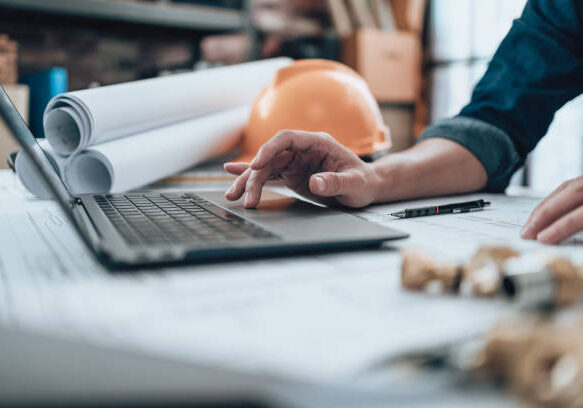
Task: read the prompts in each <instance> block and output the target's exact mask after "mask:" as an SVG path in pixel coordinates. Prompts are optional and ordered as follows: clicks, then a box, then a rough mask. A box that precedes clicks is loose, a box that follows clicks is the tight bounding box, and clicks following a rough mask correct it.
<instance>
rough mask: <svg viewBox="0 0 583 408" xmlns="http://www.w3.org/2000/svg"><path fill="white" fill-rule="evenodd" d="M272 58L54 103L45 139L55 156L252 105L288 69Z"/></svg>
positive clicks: (74, 94) (88, 91)
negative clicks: (284, 68)
mask: <svg viewBox="0 0 583 408" xmlns="http://www.w3.org/2000/svg"><path fill="white" fill-rule="evenodd" d="M291 61H292V60H291V59H289V58H275V59H271V60H265V61H257V62H250V63H246V64H239V65H234V66H230V67H222V68H213V69H209V70H204V71H196V72H192V73H185V74H179V75H172V76H168V77H161V78H154V79H147V80H142V81H135V82H129V83H124V84H118V85H111V86H104V87H100V88H95V89H86V90H82V91H75V92H68V93H65V94H62V95H59V96H56V97H55V98H53V99H52V100H51V101H50V102H49V104H48V105H47V108H46V110H45V115H44V127H45V135H46V137H47V140H48V141H49V143H50V144H51V145H52V146H53V149H54V150H55V152H57V153H58V154H61V155H70V154H73V153H76V152H79V151H80V150H82V149H84V148H85V147H88V146H92V145H95V144H99V143H104V142H106V141H109V140H113V139H116V138H120V137H124V136H128V135H131V134H134V133H139V132H142V131H144V130H148V129H153V128H157V127H161V126H164V125H168V124H171V123H176V122H180V121H184V120H187V119H191V118H194V117H197V116H201V115H205V114H209V113H212V112H217V111H220V110H225V109H230V108H234V107H238V106H242V105H247V104H251V103H252V102H253V100H254V99H255V97H256V96H257V94H258V93H259V92H260V91H261V89H262V88H263V87H264V86H265V85H267V83H268V82H269V81H270V80H271V78H272V77H273V75H274V74H275V72H276V71H277V70H278V69H279V68H282V67H284V66H286V65H289V64H290V63H291Z"/></svg>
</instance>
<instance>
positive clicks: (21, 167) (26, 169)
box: [14, 139, 67, 199]
mask: <svg viewBox="0 0 583 408" xmlns="http://www.w3.org/2000/svg"><path fill="white" fill-rule="evenodd" d="M38 144H39V145H40V147H41V149H43V151H44V153H45V156H46V157H47V159H48V160H49V162H50V163H51V165H52V166H53V168H54V169H55V171H56V172H57V174H58V175H59V177H61V178H62V177H63V170H64V167H65V164H66V161H67V159H66V158H64V157H62V156H59V155H58V154H55V152H54V150H53V149H52V147H51V146H50V145H49V143H48V142H47V141H46V140H44V139H41V140H38ZM14 167H15V170H16V174H17V176H18V178H19V179H20V182H21V183H22V184H23V185H24V187H25V188H26V189H27V190H28V191H30V192H31V193H32V194H33V195H35V196H36V197H38V198H42V199H50V198H52V197H53V194H52V193H51V191H50V190H49V189H48V187H47V186H46V185H45V183H44V180H43V178H42V177H41V175H40V174H39V173H38V170H37V169H36V166H35V165H34V164H33V162H32V160H31V158H30V156H29V155H28V154H27V153H26V152H25V151H24V150H21V151H20V153H18V155H17V156H16V162H15V163H14Z"/></svg>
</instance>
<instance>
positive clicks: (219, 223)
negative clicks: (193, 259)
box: [93, 193, 277, 245]
mask: <svg viewBox="0 0 583 408" xmlns="http://www.w3.org/2000/svg"><path fill="white" fill-rule="evenodd" d="M93 198H94V199H95V201H96V202H97V204H98V205H99V207H100V208H101V210H102V211H103V212H104V213H105V214H106V215H107V217H108V218H109V220H111V222H112V223H113V224H114V225H115V227H116V228H117V230H118V231H119V233H120V234H121V235H122V236H123V237H124V239H125V240H126V241H127V242H128V243H129V244H130V245H144V244H145V245H161V244H162V245H163V244H197V243H198V244H201V245H208V244H211V245H214V244H218V243H225V244H228V242H231V241H238V240H247V239H255V240H257V239H261V240H264V239H273V238H277V237H276V236H275V235H274V234H272V233H271V232H269V231H267V230H265V229H263V228H261V227H260V226H258V225H256V224H253V223H251V222H249V221H247V220H245V219H244V218H241V217H239V216H237V215H235V214H233V213H230V212H228V211H226V210H224V209H223V208H221V207H219V206H216V205H214V204H212V203H211V202H209V201H207V200H205V199H203V198H201V197H199V196H197V195H194V194H141V193H136V194H123V195H122V194H119V195H117V194H116V195H109V194H107V195H94V196H93Z"/></svg>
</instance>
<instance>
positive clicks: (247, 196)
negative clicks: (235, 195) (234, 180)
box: [243, 193, 251, 207]
mask: <svg viewBox="0 0 583 408" xmlns="http://www.w3.org/2000/svg"><path fill="white" fill-rule="evenodd" d="M250 203H251V195H250V194H249V193H245V198H244V199H243V205H244V206H245V207H249V204H250Z"/></svg>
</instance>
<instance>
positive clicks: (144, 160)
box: [64, 106, 250, 194]
mask: <svg viewBox="0 0 583 408" xmlns="http://www.w3.org/2000/svg"><path fill="white" fill-rule="evenodd" d="M249 110H250V107H249V106H245V107H240V108H235V109H230V110H227V111H224V112H219V113H215V114H212V115H205V116H202V117H199V118H196V119H191V120H188V121H184V122H180V123H177V124H173V125H169V126H164V127H160V128H157V129H152V130H148V131H145V132H142V133H140V134H137V135H133V136H132V137H128V138H123V139H117V140H112V141H110V142H107V143H102V144H99V145H96V146H92V147H89V148H87V149H85V150H83V151H82V152H81V153H79V154H77V155H74V156H73V157H71V159H70V160H69V161H68V162H67V164H66V166H65V169H64V179H65V183H66V184H67V186H68V187H69V189H70V191H72V192H74V193H75V194H83V193H104V192H111V193H119V192H123V191H127V190H131V189H135V188H137V187H141V186H144V185H146V184H149V183H152V182H153V181H156V180H158V179H160V178H162V177H166V176H170V175H172V174H175V173H178V172H180V171H182V170H185V169H187V168H189V167H191V166H192V165H193V164H195V163H200V162H202V161H204V160H206V159H209V158H211V157H215V156H219V155H221V154H224V153H227V152H228V151H229V150H231V149H233V148H234V147H235V146H236V144H237V143H238V141H239V138H240V136H241V134H242V131H243V128H244V126H245V123H246V122H247V118H248V116H249Z"/></svg>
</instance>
